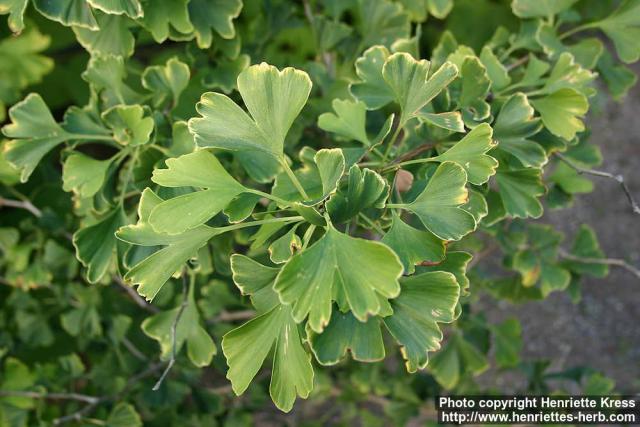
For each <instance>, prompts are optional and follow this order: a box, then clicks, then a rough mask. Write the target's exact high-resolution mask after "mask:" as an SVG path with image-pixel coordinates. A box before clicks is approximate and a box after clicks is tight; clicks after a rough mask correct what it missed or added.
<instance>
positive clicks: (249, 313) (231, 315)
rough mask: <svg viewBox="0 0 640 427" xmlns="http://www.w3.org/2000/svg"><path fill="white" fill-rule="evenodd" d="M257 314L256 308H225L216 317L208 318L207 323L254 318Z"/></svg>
mask: <svg viewBox="0 0 640 427" xmlns="http://www.w3.org/2000/svg"><path fill="white" fill-rule="evenodd" d="M255 315H256V312H255V311H254V310H240V311H226V310H223V311H221V312H220V314H218V315H217V316H215V317H212V318H211V319H207V323H219V322H233V321H235V320H248V319H253V317H254V316H255Z"/></svg>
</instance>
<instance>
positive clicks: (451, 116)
mask: <svg viewBox="0 0 640 427" xmlns="http://www.w3.org/2000/svg"><path fill="white" fill-rule="evenodd" d="M416 116H417V117H418V118H419V119H420V120H421V121H423V122H426V123H429V124H432V125H434V126H437V127H439V128H442V129H446V130H450V131H451V132H460V133H464V132H465V130H464V121H463V120H462V115H461V114H460V113H459V112H458V111H452V112H447V113H429V112H427V111H424V110H421V111H419V112H418V113H417V115H416Z"/></svg>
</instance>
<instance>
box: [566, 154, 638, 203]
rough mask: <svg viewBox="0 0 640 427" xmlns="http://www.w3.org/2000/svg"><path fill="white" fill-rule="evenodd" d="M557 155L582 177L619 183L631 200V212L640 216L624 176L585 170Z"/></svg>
mask: <svg viewBox="0 0 640 427" xmlns="http://www.w3.org/2000/svg"><path fill="white" fill-rule="evenodd" d="M555 155H556V156H557V157H558V158H559V159H560V160H562V161H563V162H564V163H566V164H567V166H569V167H570V168H571V169H573V170H575V171H576V172H578V173H579V174H581V175H582V174H585V175H593V176H599V177H602V178H609V179H613V180H614V181H616V182H617V183H619V184H620V186H621V187H622V191H624V194H625V195H626V196H627V200H629V204H630V205H631V210H632V211H633V213H635V214H638V215H640V206H639V205H638V202H636V200H635V199H634V198H633V195H632V194H631V191H629V187H627V184H626V183H625V182H624V177H623V176H622V175H619V174H612V173H609V172H605V171H600V170H595V169H587V168H583V167H581V166H579V165H577V164H576V163H574V162H573V161H572V160H571V159H569V158H568V157H566V156H564V155H563V154H560V153H555Z"/></svg>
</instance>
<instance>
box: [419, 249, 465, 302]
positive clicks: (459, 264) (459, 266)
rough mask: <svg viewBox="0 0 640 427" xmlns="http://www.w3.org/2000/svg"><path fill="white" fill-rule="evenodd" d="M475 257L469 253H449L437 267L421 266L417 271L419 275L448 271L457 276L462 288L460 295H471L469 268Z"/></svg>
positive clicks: (450, 251) (451, 251)
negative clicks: (468, 276)
mask: <svg viewBox="0 0 640 427" xmlns="http://www.w3.org/2000/svg"><path fill="white" fill-rule="evenodd" d="M472 258H473V257H472V256H471V254H470V253H468V252H463V251H453V250H449V251H447V254H446V258H445V259H444V260H443V261H442V262H440V263H439V264H436V265H421V266H419V267H418V268H417V269H416V270H417V271H418V273H425V272H428V271H446V272H448V273H451V274H453V275H454V276H455V278H456V281H457V282H458V285H459V286H460V295H461V296H467V295H469V278H467V275H466V274H467V266H468V265H469V262H470V261H471V259H472Z"/></svg>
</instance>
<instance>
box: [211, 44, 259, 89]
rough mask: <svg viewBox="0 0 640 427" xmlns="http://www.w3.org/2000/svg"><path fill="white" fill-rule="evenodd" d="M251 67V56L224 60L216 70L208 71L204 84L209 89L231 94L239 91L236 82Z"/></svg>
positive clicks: (239, 56) (220, 61) (243, 55)
mask: <svg viewBox="0 0 640 427" xmlns="http://www.w3.org/2000/svg"><path fill="white" fill-rule="evenodd" d="M249 65H251V58H250V57H249V55H245V54H242V55H238V57H237V58H233V59H229V58H222V59H220V60H219V62H218V63H217V64H216V67H215V68H212V69H210V70H208V72H207V73H206V74H205V75H204V76H203V77H202V84H203V85H204V86H205V87H207V88H214V89H222V91H223V92H224V93H226V94H229V93H231V92H233V91H234V90H236V89H237V86H236V82H237V80H238V76H239V75H240V73H241V72H243V71H244V70H246V69H247V67H249Z"/></svg>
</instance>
